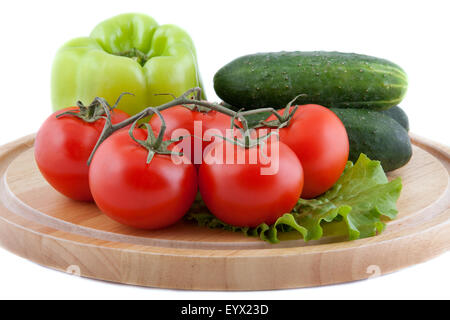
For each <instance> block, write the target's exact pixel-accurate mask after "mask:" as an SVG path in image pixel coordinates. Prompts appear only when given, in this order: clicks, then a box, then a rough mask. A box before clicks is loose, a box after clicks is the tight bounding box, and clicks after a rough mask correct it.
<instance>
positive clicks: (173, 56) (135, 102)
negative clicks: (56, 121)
mask: <svg viewBox="0 0 450 320" xmlns="http://www.w3.org/2000/svg"><path fill="white" fill-rule="evenodd" d="M193 87H202V84H201V79H200V75H199V70H198V65H197V57H196V53H195V48H194V44H193V42H192V40H191V38H190V37H189V35H188V34H187V33H186V32H185V31H183V30H182V29H180V28H179V27H177V26H174V25H162V26H159V25H158V24H157V23H156V21H155V20H154V19H153V18H151V17H149V16H147V15H143V14H122V15H119V16H116V17H113V18H111V19H109V20H106V21H104V22H102V23H100V24H99V25H97V26H96V27H95V28H94V30H93V31H92V32H91V34H90V36H89V37H83V38H76V39H73V40H71V41H69V42H67V43H66V44H65V45H63V46H62V48H60V49H59V51H58V52H57V54H56V57H55V59H54V62H53V67H52V76H51V98H52V105H53V110H55V111H56V110H59V109H62V108H65V107H69V106H73V105H75V104H76V102H77V101H78V100H81V101H82V102H84V103H89V102H90V101H92V100H93V99H94V98H95V97H103V98H105V99H106V100H107V101H109V102H112V103H114V101H116V99H117V98H118V97H119V95H120V94H121V93H122V92H130V93H133V94H134V96H126V97H125V98H124V99H122V101H121V102H120V105H119V108H120V109H122V110H123V111H125V112H128V113H129V114H130V115H133V114H136V113H138V112H139V111H141V110H143V109H144V108H145V107H148V106H157V105H161V104H163V103H165V102H168V101H170V100H172V99H173V98H172V97H171V96H168V95H155V94H167V93H170V94H174V95H175V96H179V95H181V94H182V93H184V92H185V91H186V90H188V89H190V88H193ZM203 98H204V97H203Z"/></svg>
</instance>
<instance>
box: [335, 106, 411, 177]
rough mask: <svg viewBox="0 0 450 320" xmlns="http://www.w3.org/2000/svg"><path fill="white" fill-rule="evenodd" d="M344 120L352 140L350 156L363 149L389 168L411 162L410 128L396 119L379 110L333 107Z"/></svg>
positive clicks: (384, 166) (352, 158)
mask: <svg viewBox="0 0 450 320" xmlns="http://www.w3.org/2000/svg"><path fill="white" fill-rule="evenodd" d="M331 110H332V111H333V112H334V113H335V114H336V115H337V116H338V117H339V118H340V119H341V120H342V122H343V123H344V126H345V128H346V130H347V134H348V139H349V142H350V154H349V159H350V160H351V161H355V160H356V159H358V157H359V155H360V154H361V153H364V154H366V155H367V156H368V157H370V158H371V159H376V160H379V161H381V165H382V166H383V169H384V170H385V171H392V170H395V169H398V168H400V167H402V166H404V165H405V164H406V163H408V161H409V159H410V158H411V156H412V147H411V141H410V139H409V136H408V132H407V131H406V130H405V129H404V128H403V127H402V126H401V125H400V124H399V123H398V122H397V121H395V120H394V119H392V118H390V117H388V116H386V115H384V114H382V113H380V112H376V111H370V110H362V109H360V110H359V109H334V108H332V109H331Z"/></svg>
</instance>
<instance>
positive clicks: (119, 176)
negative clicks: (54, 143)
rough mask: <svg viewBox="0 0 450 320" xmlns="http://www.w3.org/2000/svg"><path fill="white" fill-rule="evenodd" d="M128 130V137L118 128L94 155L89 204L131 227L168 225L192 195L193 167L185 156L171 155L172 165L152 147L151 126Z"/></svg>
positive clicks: (194, 186) (194, 190) (184, 209)
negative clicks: (91, 201)
mask: <svg viewBox="0 0 450 320" xmlns="http://www.w3.org/2000/svg"><path fill="white" fill-rule="evenodd" d="M130 131H131V134H132V135H133V137H134V138H132V137H131V136H130V133H129V132H128V131H127V130H120V131H118V132H116V133H114V134H113V135H111V136H110V137H109V138H108V139H106V140H105V142H103V143H102V144H101V145H100V147H99V148H98V150H97V151H96V153H95V154H94V157H93V159H92V163H91V167H90V170H89V185H90V188H91V191H92V195H93V197H94V200H95V203H96V204H97V206H98V207H99V208H100V210H101V211H102V212H104V213H105V214H107V215H108V216H109V217H110V218H112V219H114V220H116V221H118V222H120V223H122V224H125V225H128V226H131V227H134V228H141V229H159V228H164V227H167V226H169V225H172V224H174V223H175V222H177V221H178V220H180V219H181V218H182V217H183V215H184V214H185V213H186V212H187V211H188V210H189V208H190V206H191V205H192V202H193V201H194V199H195V195H196V193H197V174H196V170H195V168H194V166H193V165H192V164H191V162H190V161H189V159H187V158H186V157H182V156H177V157H178V160H179V162H180V163H179V164H177V163H175V162H174V161H173V158H172V156H173V155H168V154H161V153H158V152H155V150H156V149H154V148H157V147H156V146H155V145H154V142H155V137H152V135H151V132H152V131H151V130H148V131H147V132H146V131H145V130H144V129H134V128H133V127H132V128H131V129H130ZM149 134H150V137H149ZM147 148H149V149H147ZM146 162H147V163H146Z"/></svg>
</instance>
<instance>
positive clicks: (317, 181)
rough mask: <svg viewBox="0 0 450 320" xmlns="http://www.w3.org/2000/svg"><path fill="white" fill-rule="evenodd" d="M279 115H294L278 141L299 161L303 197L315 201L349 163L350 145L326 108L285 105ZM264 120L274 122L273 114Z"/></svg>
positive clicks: (340, 124)
mask: <svg viewBox="0 0 450 320" xmlns="http://www.w3.org/2000/svg"><path fill="white" fill-rule="evenodd" d="M287 108H288V109H289V111H288V110H280V111H279V114H280V115H283V114H287V112H289V113H293V114H292V118H291V120H290V121H289V122H288V125H287V126H286V127H283V128H281V129H280V130H279V135H280V141H281V142H283V143H285V144H286V145H287V146H289V147H290V148H291V149H292V150H293V151H294V152H295V154H296V155H297V157H298V159H299V160H300V162H301V164H302V167H303V172H304V175H305V184H304V186H303V192H302V198H305V199H310V198H314V197H316V196H318V195H320V194H322V193H324V192H325V191H327V190H328V189H330V188H331V187H332V186H333V185H334V184H335V183H336V181H337V180H338V179H339V177H340V176H341V174H342V172H343V171H344V168H345V165H346V163H347V160H348V153H349V143H348V137H347V132H346V130H345V127H344V125H343V124H342V122H341V120H339V118H338V117H337V116H336V115H335V114H334V113H333V112H332V111H330V110H329V109H327V108H325V107H322V106H319V105H314V104H309V105H303V106H295V107H294V106H292V107H290V106H288V107H287ZM267 121H272V122H273V121H275V123H276V117H275V116H274V115H272V116H271V117H269V118H268V119H267Z"/></svg>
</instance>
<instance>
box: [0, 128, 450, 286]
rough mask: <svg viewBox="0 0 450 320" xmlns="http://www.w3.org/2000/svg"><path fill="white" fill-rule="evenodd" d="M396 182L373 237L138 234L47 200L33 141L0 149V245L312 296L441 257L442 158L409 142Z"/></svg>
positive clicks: (191, 229) (145, 275)
mask: <svg viewBox="0 0 450 320" xmlns="http://www.w3.org/2000/svg"><path fill="white" fill-rule="evenodd" d="M412 141H413V143H414V145H415V146H414V150H413V158H412V159H411V161H410V162H409V163H408V165H406V166H405V167H403V168H401V169H399V170H396V171H394V172H392V173H390V174H389V178H390V179H391V178H394V177H397V176H401V177H402V179H403V190H402V194H401V197H400V199H399V201H398V207H399V215H398V218H397V219H396V220H393V221H390V222H388V223H387V227H386V230H385V231H384V232H383V233H382V234H381V235H378V236H376V237H372V238H368V239H361V240H357V241H344V239H342V238H325V239H322V240H320V241H311V242H308V243H305V242H304V241H303V240H302V239H294V240H288V241H282V242H281V243H279V244H277V245H271V244H268V243H265V242H262V241H260V240H259V239H256V238H252V237H245V236H243V235H242V234H239V233H232V232H228V231H223V230H211V229H208V228H203V227H198V226H195V225H193V224H191V223H188V222H185V221H181V222H179V223H178V224H176V225H175V226H173V227H170V228H166V229H163V230H157V231H143V230H136V229H132V228H128V227H126V226H123V225H120V224H119V223H116V222H115V221H113V220H111V219H109V218H108V217H107V216H105V215H104V214H102V213H101V212H100V211H99V210H98V209H97V207H96V206H95V205H94V204H88V203H80V202H75V201H72V200H69V199H67V198H65V197H64V196H62V195H60V194H59V193H57V192H56V191H55V190H53V189H52V188H51V187H50V186H49V185H48V184H47V182H46V181H45V180H44V179H43V178H42V176H41V174H40V173H39V171H38V169H37V167H36V164H35V162H34V157H33V142H34V135H30V136H27V137H24V138H22V139H20V140H18V141H15V142H13V143H10V144H8V145H4V146H2V147H0V177H1V181H0V245H2V246H3V247H5V248H6V249H8V250H10V251H12V252H14V253H16V254H18V255H20V256H22V257H25V258H27V259H29V260H32V261H35V262H37V263H39V264H42V265H45V266H48V267H51V268H54V269H58V270H62V271H68V272H76V273H77V272H79V273H80V274H81V276H85V277H90V278H95V279H101V280H108V281H113V282H120V283H127V284H136V285H142V286H152V287H164V288H180V289H201V290H267V289H281V288H295V287H305V286H318V285H325V284H333V283H340V282H347V281H353V280H360V279H365V278H368V277H370V276H373V275H374V274H377V275H378V274H386V273H390V272H393V271H395V270H398V269H401V268H404V267H407V266H409V265H413V264H417V263H420V262H423V261H425V260H428V259H430V258H432V257H435V256H437V255H439V254H441V253H443V252H445V251H447V250H448V249H449V248H450V188H449V172H450V149H449V148H448V147H446V146H442V145H439V144H436V143H434V142H431V141H428V140H426V139H423V138H420V137H417V136H414V135H413V136H412Z"/></svg>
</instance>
